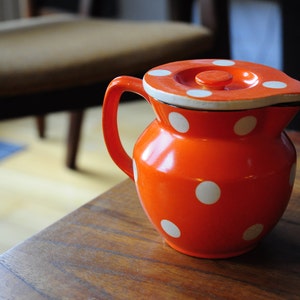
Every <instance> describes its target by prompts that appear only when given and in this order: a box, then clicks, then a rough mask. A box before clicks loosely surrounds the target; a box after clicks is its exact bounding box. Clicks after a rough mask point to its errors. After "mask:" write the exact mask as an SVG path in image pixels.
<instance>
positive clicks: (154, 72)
mask: <svg viewBox="0 0 300 300" xmlns="http://www.w3.org/2000/svg"><path fill="white" fill-rule="evenodd" d="M148 74H149V75H152V76H168V75H170V74H171V72H170V71H168V70H162V69H159V70H152V71H149V72H148Z"/></svg>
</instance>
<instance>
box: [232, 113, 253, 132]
mask: <svg viewBox="0 0 300 300" xmlns="http://www.w3.org/2000/svg"><path fill="white" fill-rule="evenodd" d="M256 124H257V119H256V118H255V117H253V116H247V117H243V118H241V119H240V120H238V121H237V122H236V123H235V125H234V132H235V133H236V134H237V135H246V134H249V133H250V132H251V131H252V130H254V128H255V127H256Z"/></svg>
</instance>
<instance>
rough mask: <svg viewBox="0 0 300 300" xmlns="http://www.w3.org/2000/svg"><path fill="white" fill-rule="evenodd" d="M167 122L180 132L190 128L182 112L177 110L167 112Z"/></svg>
mask: <svg viewBox="0 0 300 300" xmlns="http://www.w3.org/2000/svg"><path fill="white" fill-rule="evenodd" d="M169 122H170V124H171V126H172V127H173V128H174V129H175V130H176V131H178V132H181V133H185V132H187V131H188V130H189V128H190V124H189V122H188V120H187V119H186V118H185V117H184V116H183V115H182V114H180V113H177V112H171V113H170V114H169Z"/></svg>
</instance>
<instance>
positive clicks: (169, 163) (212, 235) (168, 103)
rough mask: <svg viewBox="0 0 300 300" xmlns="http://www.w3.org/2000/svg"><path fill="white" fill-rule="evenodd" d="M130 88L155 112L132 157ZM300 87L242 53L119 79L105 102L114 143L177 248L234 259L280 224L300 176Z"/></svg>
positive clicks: (113, 151) (108, 137) (151, 214)
mask: <svg viewBox="0 0 300 300" xmlns="http://www.w3.org/2000/svg"><path fill="white" fill-rule="evenodd" d="M125 91H130V92H134V93H137V94H139V95H141V96H143V97H144V98H145V99H146V100H147V101H148V102H149V103H150V104H151V105H152V107H153V109H154V111H155V114H156V119H155V120H154V121H153V122H152V123H151V124H150V125H149V126H148V127H147V128H146V129H145V131H144V132H143V133H142V134H141V136H140V138H139V139H138V140H137V142H136V144H135V147H134V152H133V157H129V156H128V154H127V153H126V152H125V150H124V149H123V147H122V144H121V141H120V138H119V134H118V127H117V109H118V103H119V99H120V97H121V95H122V93H123V92H125ZM299 93H300V83H299V82H298V81H296V80H294V79H292V78H290V77H288V76H287V75H285V74H284V73H282V72H280V71H277V70H275V69H272V68H269V67H266V66H262V65H258V64H253V63H247V62H240V61H233V60H212V59H211V60H190V61H180V62H174V63H170V64H165V65H162V66H158V67H156V68H153V69H152V70H149V71H148V72H147V73H146V74H145V76H144V78H143V80H140V79H137V78H133V77H127V76H121V77H118V78H116V79H114V80H113V81H112V82H111V84H110V85H109V87H108V89H107V93H106V96H105V100H104V106H103V130H104V137H105V141H106V145H107V148H108V150H109V152H110V155H111V157H112V158H113V160H114V161H115V163H116V164H117V165H118V166H119V167H120V168H121V169H122V170H123V171H124V172H125V173H126V174H128V175H129V176H130V177H131V178H132V179H133V180H134V181H135V184H136V188H137V191H138V194H139V198H140V201H141V204H142V206H143V208H144V210H145V212H146V214H147V216H148V218H149V219H150V221H151V222H152V223H153V225H154V227H155V228H156V229H157V231H158V232H159V233H160V234H161V235H162V236H163V237H164V238H165V240H166V241H167V243H168V244H169V245H170V246H171V247H173V248H174V249H177V250H178V251H180V252H182V253H185V254H188V255H192V256H197V257H204V258H222V257H230V256H235V255H239V254H242V253H244V252H246V251H249V250H250V249H252V248H253V247H254V246H255V245H256V244H257V243H258V241H259V240H260V239H261V238H262V237H263V236H264V235H265V234H267V233H268V232H269V231H270V230H271V229H272V228H273V227H274V226H275V225H276V223H277V222H278V220H279V219H280V217H281V216H282V214H283V212H284V210H285V208H286V206H287V204H288V201H289V198H290V195H291V192H292V188H293V182H294V177H295V170H296V152H295V149H294V147H293V145H292V143H291V141H290V140H289V138H288V137H287V136H286V134H285V133H284V132H283V130H284V128H285V126H286V125H287V124H288V123H289V121H290V120H291V119H292V118H293V116H294V115H295V113H296V112H297V111H298V107H297V106H296V103H297V102H298V101H299V100H300V97H299Z"/></svg>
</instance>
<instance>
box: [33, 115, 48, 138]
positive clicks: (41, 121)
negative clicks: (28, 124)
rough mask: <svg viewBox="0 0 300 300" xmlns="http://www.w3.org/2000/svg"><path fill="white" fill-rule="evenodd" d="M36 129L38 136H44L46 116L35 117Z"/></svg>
mask: <svg viewBox="0 0 300 300" xmlns="http://www.w3.org/2000/svg"><path fill="white" fill-rule="evenodd" d="M35 121H36V125H37V130H38V134H39V137H40V138H44V137H45V128H46V116H45V115H40V116H37V117H36V118H35Z"/></svg>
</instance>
